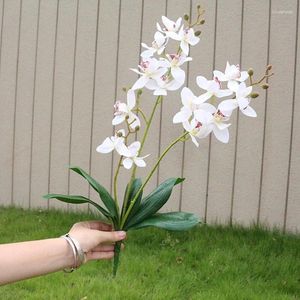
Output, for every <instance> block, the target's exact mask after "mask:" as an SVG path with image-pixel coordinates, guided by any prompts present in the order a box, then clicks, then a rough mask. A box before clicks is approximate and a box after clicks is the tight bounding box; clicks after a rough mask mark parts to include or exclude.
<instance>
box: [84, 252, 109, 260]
mask: <svg viewBox="0 0 300 300" xmlns="http://www.w3.org/2000/svg"><path fill="white" fill-rule="evenodd" d="M114 254H115V253H114V251H108V252H101V251H100V252H88V253H87V254H86V258H87V260H97V259H112V258H113V257H114Z"/></svg>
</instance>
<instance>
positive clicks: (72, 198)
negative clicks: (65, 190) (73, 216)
mask: <svg viewBox="0 0 300 300" xmlns="http://www.w3.org/2000/svg"><path fill="white" fill-rule="evenodd" d="M43 198H45V199H47V200H49V199H57V200H59V201H62V202H66V203H72V204H83V203H89V204H91V205H93V206H95V207H96V208H97V209H98V210H99V211H100V212H101V213H102V214H103V215H104V216H105V217H107V218H111V215H110V213H109V212H108V211H107V210H105V209H104V208H103V207H101V206H100V205H99V204H97V203H96V202H94V201H92V200H90V199H88V198H86V197H83V196H77V195H61V194H47V195H44V196H43Z"/></svg>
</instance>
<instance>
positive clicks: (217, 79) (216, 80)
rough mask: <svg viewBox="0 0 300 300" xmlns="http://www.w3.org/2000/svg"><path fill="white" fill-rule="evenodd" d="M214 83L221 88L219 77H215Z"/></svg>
mask: <svg viewBox="0 0 300 300" xmlns="http://www.w3.org/2000/svg"><path fill="white" fill-rule="evenodd" d="M214 81H215V82H216V83H217V84H218V85H219V88H221V81H220V80H219V78H218V77H214Z"/></svg>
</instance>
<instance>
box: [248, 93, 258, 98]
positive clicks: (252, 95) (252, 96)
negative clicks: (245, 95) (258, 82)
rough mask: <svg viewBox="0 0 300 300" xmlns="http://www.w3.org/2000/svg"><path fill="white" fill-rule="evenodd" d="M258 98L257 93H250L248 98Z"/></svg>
mask: <svg viewBox="0 0 300 300" xmlns="http://www.w3.org/2000/svg"><path fill="white" fill-rule="evenodd" d="M258 96H259V94H258V93H251V94H250V97H251V98H252V99H254V98H257V97H258Z"/></svg>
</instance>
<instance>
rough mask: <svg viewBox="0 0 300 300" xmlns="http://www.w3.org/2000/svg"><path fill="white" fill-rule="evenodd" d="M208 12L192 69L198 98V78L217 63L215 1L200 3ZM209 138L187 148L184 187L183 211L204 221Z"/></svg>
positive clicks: (191, 81) (194, 50) (191, 85)
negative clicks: (215, 61)
mask: <svg viewBox="0 0 300 300" xmlns="http://www.w3.org/2000/svg"><path fill="white" fill-rule="evenodd" d="M198 3H199V2H198V1H196V0H195V1H193V4H192V5H193V6H192V12H193V16H194V18H195V17H196V7H197V5H198ZM201 6H202V7H203V8H204V9H205V14H204V18H205V25H204V26H202V28H201V31H202V33H201V35H200V43H199V45H196V46H195V47H192V49H191V57H192V58H193V61H192V62H191V63H190V67H189V82H188V85H189V88H191V90H192V91H193V92H194V94H195V95H200V92H201V91H200V89H199V87H198V86H197V84H196V77H197V76H199V75H201V76H205V77H206V78H210V77H211V74H212V71H213V70H212V68H213V67H212V66H213V61H214V57H213V55H214V51H213V50H214V37H215V6H216V1H211V0H207V1H201ZM208 151H209V139H208V138H206V139H202V140H200V146H199V148H197V147H195V146H194V144H193V143H192V142H191V141H190V140H189V141H188V142H186V145H185V155H184V170H183V177H184V178H186V180H185V182H184V183H183V187H182V210H183V211H191V212H194V213H197V215H199V216H200V217H201V219H202V220H203V219H204V217H205V202H206V201H205V200H206V186H207V167H208Z"/></svg>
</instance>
